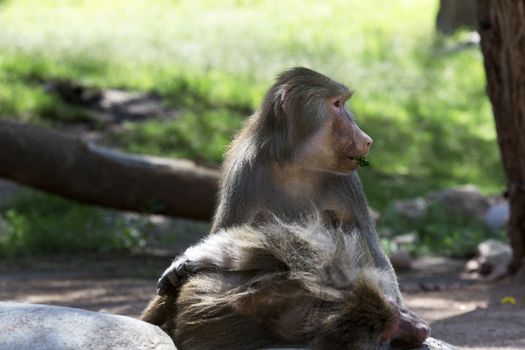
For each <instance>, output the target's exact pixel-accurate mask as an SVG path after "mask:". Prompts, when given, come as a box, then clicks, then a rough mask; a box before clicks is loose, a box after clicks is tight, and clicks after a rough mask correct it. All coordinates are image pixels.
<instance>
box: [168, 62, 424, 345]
mask: <svg viewBox="0 0 525 350" xmlns="http://www.w3.org/2000/svg"><path fill="white" fill-rule="evenodd" d="M351 95H352V92H351V91H350V90H348V89H347V88H346V87H345V86H344V85H342V84H340V83H338V82H336V81H334V80H332V79H330V78H328V77H326V76H324V75H322V74H320V73H317V72H314V71H312V70H310V69H307V68H293V69H291V70H289V71H286V72H284V73H282V74H281V75H280V76H279V77H278V79H277V81H276V82H275V84H274V85H273V86H272V87H271V88H270V89H269V91H268V92H267V93H266V96H265V98H264V101H263V102H262V104H261V106H260V108H259V109H258V110H257V111H256V112H255V113H254V114H253V115H252V116H251V117H250V118H249V119H248V121H247V122H246V123H245V125H244V127H243V128H242V130H241V131H240V132H239V134H238V135H237V136H236V137H235V139H234V140H233V142H232V143H231V145H230V147H229V150H228V152H227V154H226V159H225V162H224V164H223V169H222V178H221V184H220V196H219V206H218V208H217V212H216V215H215V219H214V222H213V226H212V229H211V232H212V233H215V232H218V231H220V230H221V229H227V228H230V227H233V226H238V225H242V224H245V223H249V222H251V221H252V220H253V218H254V216H255V215H256V213H258V212H260V211H263V210H269V211H271V212H273V213H275V215H277V216H278V217H279V218H282V219H283V220H286V221H299V220H301V218H303V217H305V216H308V215H311V214H312V213H314V212H315V211H316V210H317V209H320V210H331V211H334V212H335V213H336V214H337V216H338V217H339V218H340V219H341V221H342V225H343V229H344V231H345V232H356V234H357V236H358V237H357V238H356V239H357V240H359V241H360V246H361V247H362V250H361V252H360V254H361V256H363V258H364V259H366V260H367V261H368V262H369V263H370V264H373V265H374V266H375V267H377V268H378V269H380V270H382V271H386V273H387V275H388V276H389V277H388V278H389V280H390V281H391V283H392V285H393V286H394V287H393V288H392V289H391V290H389V291H388V293H390V294H389V296H390V297H392V298H394V299H395V300H396V303H397V304H398V305H400V306H403V299H402V297H401V293H400V291H399V289H398V287H397V283H396V276H395V273H394V271H393V269H392V265H391V264H390V260H389V259H388V257H387V256H386V255H385V252H384V251H383V249H382V247H381V245H380V242H379V238H378V235H377V232H376V229H375V224H374V222H373V220H372V218H371V216H370V213H369V211H368V205H367V201H366V197H365V195H364V193H363V189H362V186H361V183H360V181H359V177H358V176H357V173H356V172H355V171H354V170H355V169H356V168H357V167H358V165H359V164H360V163H362V162H361V160H362V158H363V157H364V156H366V155H367V154H368V151H369V148H370V146H371V144H372V139H371V138H370V137H369V136H368V135H366V134H365V133H364V132H363V131H361V129H359V127H358V126H357V124H356V123H355V120H354V117H353V115H352V113H351V112H350V111H349V110H348V109H347V107H346V106H345V103H346V101H347V100H348V99H349V98H350V96H351ZM283 232H284V231H283ZM185 267H186V264H184V261H181V260H178V261H175V262H174V263H173V264H172V265H171V266H169V267H168V269H166V271H165V272H164V273H163V274H162V276H161V278H160V279H159V283H158V294H159V295H164V294H166V293H168V292H169V291H170V290H176V289H177V288H178V286H179V280H180V278H183V277H184V275H185V274H186V271H185V269H184V268H185ZM403 310H404V311H403V313H404V314H405V315H406V317H405V318H404V321H403V322H409V323H411V326H410V327H408V328H413V329H419V330H421V331H420V332H418V337H414V336H413V334H412V335H409V336H408V338H406V336H407V335H406V334H404V333H399V334H398V335H397V336H396V338H398V339H399V341H400V342H403V343H405V344H407V345H412V346H417V345H419V344H421V343H422V342H423V341H424V340H425V338H426V337H427V336H428V333H429V327H428V325H427V324H426V323H425V321H423V320H422V319H421V318H420V317H419V316H418V315H416V314H415V313H413V312H412V311H410V310H408V309H403Z"/></svg>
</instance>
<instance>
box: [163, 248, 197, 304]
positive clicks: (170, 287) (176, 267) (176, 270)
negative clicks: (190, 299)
mask: <svg viewBox="0 0 525 350" xmlns="http://www.w3.org/2000/svg"><path fill="white" fill-rule="evenodd" d="M196 271H197V267H196V264H195V263H194V262H192V261H189V260H186V258H185V257H180V258H178V259H177V260H175V261H174V262H173V263H172V264H171V265H170V267H168V268H167V269H166V270H165V271H164V272H163V273H162V276H160V278H159V280H158V282H157V294H158V295H160V296H163V295H166V294H168V293H174V292H176V291H177V289H178V288H179V287H180V285H181V284H182V282H183V280H184V279H185V278H187V277H188V275H189V274H191V273H194V272H196Z"/></svg>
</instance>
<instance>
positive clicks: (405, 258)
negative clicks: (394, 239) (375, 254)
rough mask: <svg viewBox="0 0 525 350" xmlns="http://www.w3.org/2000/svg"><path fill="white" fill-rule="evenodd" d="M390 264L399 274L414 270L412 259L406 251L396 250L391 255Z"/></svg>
mask: <svg viewBox="0 0 525 350" xmlns="http://www.w3.org/2000/svg"><path fill="white" fill-rule="evenodd" d="M390 262H391V263H392V266H393V267H394V269H395V270H396V271H398V272H401V271H408V270H410V269H411V268H412V258H411V257H410V254H409V253H408V252H407V251H405V250H402V249H400V250H396V251H395V252H393V253H392V254H391V255H390Z"/></svg>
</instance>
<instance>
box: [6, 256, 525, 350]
mask: <svg viewBox="0 0 525 350" xmlns="http://www.w3.org/2000/svg"><path fill="white" fill-rule="evenodd" d="M170 260H171V257H170V256H169V254H165V253H163V254H152V253H149V254H136V255H120V256H115V255H87V256H77V257H74V258H66V257H45V258H27V259H24V260H20V259H17V260H16V261H0V300H2V301H8V300H9V301H18V302H24V303H41V304H53V305H64V306H72V307H78V308H83V309H88V310H94V311H103V312H108V313H113V314H120V315H128V316H132V317H137V316H138V315H139V314H140V312H141V311H142V309H143V308H144V307H145V305H146V303H147V302H148V300H149V298H150V297H151V296H153V293H154V292H155V282H156V279H157V276H158V275H159V274H160V272H161V271H162V270H163V269H164V268H165V267H166V266H167V265H168V263H169V262H170ZM462 267H463V262H462V261H453V260H446V259H439V258H426V259H423V260H419V261H417V262H416V263H415V266H414V269H413V270H412V271H411V272H410V273H404V274H400V275H399V279H400V284H401V287H402V290H403V292H404V295H405V298H406V302H407V304H408V306H409V307H410V308H412V309H414V310H416V311H417V312H419V313H420V314H421V315H422V316H423V317H424V318H425V319H427V320H428V321H429V322H430V323H431V326H432V335H433V336H434V337H436V338H440V339H443V340H445V341H447V342H449V343H452V344H455V345H457V346H459V347H460V348H461V349H479V350H481V349H487V350H488V349H491V350H493V349H509V350H510V349H525V277H522V276H521V277H520V276H518V277H516V278H514V280H508V281H502V282H499V283H497V284H487V283H481V282H479V281H476V280H473V279H470V278H466V277H465V276H464V275H463V274H462ZM506 296H512V297H514V298H515V299H516V301H517V304H516V305H510V304H505V305H502V304H501V299H502V298H503V297H506Z"/></svg>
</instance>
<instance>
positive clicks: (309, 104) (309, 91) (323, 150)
mask: <svg viewBox="0 0 525 350" xmlns="http://www.w3.org/2000/svg"><path fill="white" fill-rule="evenodd" d="M351 96H352V92H351V91H350V90H348V88H346V87H345V86H344V85H342V84H341V83H338V82H336V81H334V80H332V79H330V78H328V77H327V76H324V75H322V74H320V73H317V72H315V71H313V70H310V69H307V68H293V69H291V70H289V71H286V72H284V73H282V74H281V75H280V76H279V78H278V79H277V82H276V83H275V84H274V85H273V87H272V88H271V89H270V90H269V91H268V93H267V95H266V98H265V100H264V102H263V105H262V107H261V109H260V110H259V112H258V114H257V117H258V118H259V120H258V121H257V122H256V124H257V126H258V128H257V133H258V134H259V136H260V139H259V141H260V143H261V144H262V149H267V151H268V152H269V154H268V156H269V157H272V158H273V159H277V160H281V161H289V162H293V163H295V164H298V165H300V166H304V167H307V168H312V169H316V170H322V171H328V172H335V173H349V172H351V171H352V170H354V169H356V168H357V166H358V164H359V162H358V159H360V158H362V157H364V156H366V155H367V154H368V151H369V149H370V146H371V145H372V142H373V141H372V139H371V138H370V137H369V136H368V135H367V134H365V133H364V132H363V131H362V130H361V129H360V128H359V127H358V126H357V124H356V122H355V120H354V117H353V115H352V113H351V112H350V111H349V110H348V108H347V107H346V105H345V103H346V102H347V101H348V99H350V97H351Z"/></svg>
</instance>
